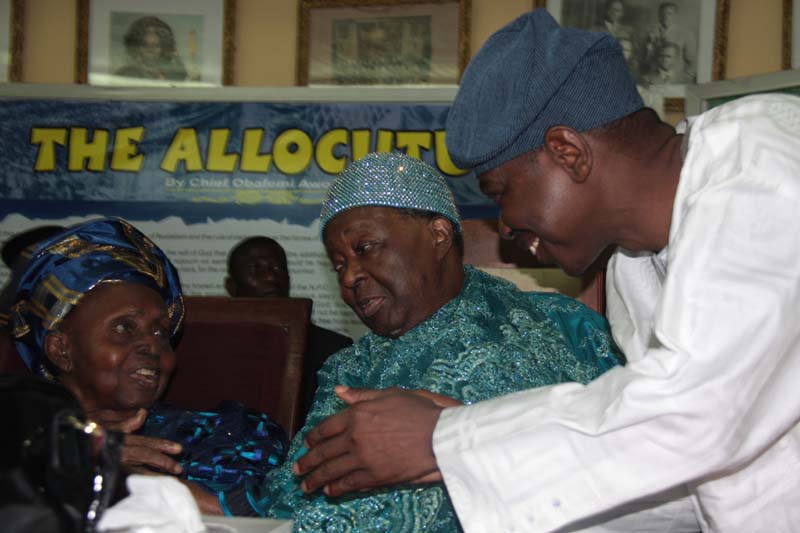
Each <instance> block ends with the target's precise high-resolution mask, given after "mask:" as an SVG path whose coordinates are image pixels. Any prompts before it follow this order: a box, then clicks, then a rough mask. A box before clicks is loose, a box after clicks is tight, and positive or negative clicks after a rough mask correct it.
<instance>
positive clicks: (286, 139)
mask: <svg viewBox="0 0 800 533" xmlns="http://www.w3.org/2000/svg"><path fill="white" fill-rule="evenodd" d="M313 154H314V146H313V143H312V142H311V137H309V136H308V134H307V133H306V132H304V131H302V130H298V129H291V130H286V131H284V132H281V134H280V135H278V137H277V138H276V139H275V142H274V143H273V144H272V157H273V158H274V159H275V167H276V168H277V169H278V170H279V171H281V172H282V173H283V174H299V173H301V172H303V171H304V170H305V169H307V168H308V166H309V165H310V164H311V156H312V155H313Z"/></svg>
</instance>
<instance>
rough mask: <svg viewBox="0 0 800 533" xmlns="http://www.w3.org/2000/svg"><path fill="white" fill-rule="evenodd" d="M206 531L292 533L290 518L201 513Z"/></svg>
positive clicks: (224, 532)
mask: <svg viewBox="0 0 800 533" xmlns="http://www.w3.org/2000/svg"><path fill="white" fill-rule="evenodd" d="M203 523H204V524H205V525H206V528H208V533H292V521H291V520H273V519H271V518H248V517H243V516H209V515H203Z"/></svg>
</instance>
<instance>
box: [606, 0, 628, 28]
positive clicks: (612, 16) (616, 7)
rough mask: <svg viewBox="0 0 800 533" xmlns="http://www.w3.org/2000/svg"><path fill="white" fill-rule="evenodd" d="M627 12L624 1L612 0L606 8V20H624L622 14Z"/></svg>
mask: <svg viewBox="0 0 800 533" xmlns="http://www.w3.org/2000/svg"><path fill="white" fill-rule="evenodd" d="M624 13H625V8H624V6H623V5H622V2H611V3H610V4H609V5H608V9H606V20H608V21H609V22H615V23H616V22H619V21H620V20H622V15H623V14H624Z"/></svg>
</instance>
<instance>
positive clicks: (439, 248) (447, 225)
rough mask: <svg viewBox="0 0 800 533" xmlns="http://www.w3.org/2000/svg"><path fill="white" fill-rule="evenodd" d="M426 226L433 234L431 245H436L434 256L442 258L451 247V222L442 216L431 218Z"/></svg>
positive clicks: (452, 229)
mask: <svg viewBox="0 0 800 533" xmlns="http://www.w3.org/2000/svg"><path fill="white" fill-rule="evenodd" d="M428 227H429V228H430V231H431V235H432V236H433V245H434V246H435V247H436V257H438V258H439V259H442V258H443V257H445V256H446V255H447V252H449V251H450V248H452V247H453V237H454V235H453V232H454V231H455V229H454V228H453V223H452V222H450V221H449V220H448V219H446V218H444V217H435V218H433V219H432V220H431V221H430V222H429V224H428Z"/></svg>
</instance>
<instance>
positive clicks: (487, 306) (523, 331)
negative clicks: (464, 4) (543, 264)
mask: <svg viewBox="0 0 800 533" xmlns="http://www.w3.org/2000/svg"><path fill="white" fill-rule="evenodd" d="M464 270H465V281H464V287H463V288H462V291H461V293H460V294H459V295H458V296H457V297H456V298H454V299H453V300H451V301H450V302H448V303H447V304H445V305H444V306H443V307H442V308H441V309H439V310H438V311H437V312H436V313H434V314H433V315H432V316H431V317H430V318H428V319H427V320H426V321H425V322H423V323H421V324H419V325H417V326H416V327H415V328H413V329H411V330H410V331H408V332H407V333H406V334H404V335H403V336H401V337H399V338H397V339H390V338H386V337H380V336H378V335H375V334H374V333H369V334H367V335H365V336H364V337H362V338H361V339H360V340H359V341H358V342H357V343H356V344H354V345H353V346H351V347H349V348H346V349H344V350H342V351H340V352H338V353H337V354H335V355H334V356H333V357H331V358H330V359H329V360H328V361H327V362H326V363H325V365H324V366H323V368H322V370H321V371H320V374H319V382H320V386H319V389H318V390H317V394H316V397H315V400H314V405H313V407H312V409H311V412H310V413H309V415H308V420H307V424H306V426H305V427H304V428H303V429H302V430H301V431H300V432H299V433H298V434H297V436H295V438H294V441H293V442H292V446H291V449H290V451H289V453H290V456H291V457H293V459H294V460H296V459H297V458H298V457H300V456H301V455H302V454H303V453H305V449H304V448H303V447H302V443H303V438H304V436H305V434H306V433H307V432H308V431H309V430H310V429H311V428H313V427H314V426H315V425H316V424H318V423H319V422H321V421H322V420H323V419H325V418H327V417H328V416H330V415H332V414H334V413H336V412H337V411H340V410H341V409H343V408H344V407H345V405H344V403H343V402H342V401H341V400H339V399H338V398H337V397H336V396H335V394H334V393H333V387H334V386H336V385H338V384H343V385H349V386H351V387H363V388H372V389H381V388H386V387H394V386H399V387H405V388H410V389H426V390H429V391H433V392H437V393H439V394H444V395H447V396H450V397H453V398H456V399H459V400H461V401H462V402H464V403H472V402H478V401H481V400H486V399H488V398H493V397H495V396H500V395H503V394H508V393H511V392H515V391H520V390H524V389H529V388H532V387H539V386H542V385H548V384H551V383H558V382H564V381H577V382H581V383H587V382H589V381H591V380H592V379H593V378H595V377H597V376H598V375H600V374H602V373H603V372H605V371H606V370H609V369H611V368H612V367H614V366H615V365H618V364H620V362H621V358H620V356H619V352H618V350H617V348H616V346H615V345H614V343H613V341H612V339H611V336H610V333H609V329H608V325H607V323H606V321H605V319H604V318H603V317H601V316H600V315H598V314H597V313H595V312H593V311H591V310H590V309H588V308H587V307H585V306H583V305H582V304H581V303H580V302H577V301H576V300H573V299H570V298H567V297H565V296H562V295H559V294H554V293H540V292H538V293H533V292H522V291H520V290H519V289H517V288H516V287H515V286H514V285H512V284H511V283H509V282H507V281H504V280H501V279H499V278H496V277H493V276H490V275H489V274H486V273H484V272H482V271H480V270H477V269H475V268H473V267H470V266H465V267H464ZM292 462H293V461H291V460H290V461H286V462H285V463H284V464H283V465H282V466H280V467H278V468H277V469H276V470H273V471H272V472H270V473H269V474H268V475H267V478H266V481H265V482H264V483H263V484H257V483H255V482H252V481H251V482H248V485H247V488H246V494H245V495H243V496H245V497H246V500H247V502H248V503H249V505H250V507H251V508H252V511H253V514H258V515H261V516H267V517H273V518H292V519H293V520H294V528H295V531H303V532H320V531H326V532H345V531H353V532H378V531H380V532H385V531H392V532H402V531H408V532H412V531H427V532H450V531H460V526H459V525H458V521H457V519H456V516H455V513H454V512H453V508H452V506H451V504H450V501H449V499H448V497H447V494H446V491H445V489H444V487H443V485H442V484H441V483H435V484H430V485H423V486H419V487H417V486H415V487H406V488H395V489H382V490H375V491H371V492H367V493H357V494H355V495H350V496H346V497H341V498H328V497H326V496H324V495H323V494H322V493H321V492H319V493H316V494H314V495H311V496H306V495H304V494H303V492H302V491H301V490H300V482H301V481H302V479H301V478H299V477H296V476H295V475H294V474H293V473H292Z"/></svg>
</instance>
